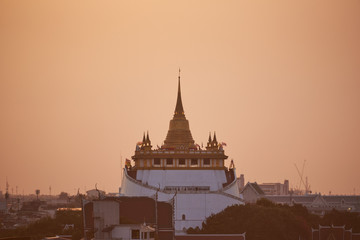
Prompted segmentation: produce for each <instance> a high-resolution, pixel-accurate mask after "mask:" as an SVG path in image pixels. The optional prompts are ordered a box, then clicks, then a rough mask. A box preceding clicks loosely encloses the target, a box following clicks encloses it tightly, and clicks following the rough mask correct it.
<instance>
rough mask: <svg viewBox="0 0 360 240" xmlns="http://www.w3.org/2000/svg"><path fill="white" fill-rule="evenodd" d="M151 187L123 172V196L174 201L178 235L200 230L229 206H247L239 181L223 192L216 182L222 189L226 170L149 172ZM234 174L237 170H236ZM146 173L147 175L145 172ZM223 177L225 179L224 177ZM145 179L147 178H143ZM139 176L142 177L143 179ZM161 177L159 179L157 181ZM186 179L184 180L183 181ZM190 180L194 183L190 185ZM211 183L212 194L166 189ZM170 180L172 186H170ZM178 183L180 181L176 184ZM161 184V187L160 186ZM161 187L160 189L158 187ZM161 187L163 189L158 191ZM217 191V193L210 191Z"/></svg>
mask: <svg viewBox="0 0 360 240" xmlns="http://www.w3.org/2000/svg"><path fill="white" fill-rule="evenodd" d="M146 171H147V172H146V173H147V174H148V176H149V177H148V178H147V179H151V180H152V181H150V183H152V184H151V185H150V184H149V182H148V184H145V183H143V182H140V181H139V180H141V179H143V178H141V177H139V180H135V179H133V178H131V177H130V176H129V175H128V174H127V171H126V170H125V171H124V174H123V179H122V186H121V192H120V194H121V195H124V196H146V197H155V195H156V193H157V195H158V201H164V202H166V201H170V200H174V213H175V216H174V221H175V232H176V234H178V235H179V234H182V233H185V231H184V230H186V229H188V228H190V227H193V228H195V227H201V224H202V222H203V221H204V220H205V219H206V218H207V217H209V216H210V215H211V214H215V213H218V212H220V211H222V210H224V209H225V208H226V207H227V206H231V205H235V204H244V203H243V201H242V196H241V194H240V193H239V189H238V187H237V183H236V179H235V180H234V181H233V182H232V183H230V184H229V185H228V186H226V187H224V188H222V187H219V184H217V183H216V182H215V180H216V179H218V180H221V182H220V183H221V185H222V183H224V181H225V182H226V180H225V179H226V178H225V171H224V170H146ZM234 171H235V169H234ZM143 173H144V172H143ZM221 173H222V174H223V176H221ZM143 175H144V174H143ZM143 175H140V176H143ZM156 175H158V176H157V177H155V176H156ZM182 176H184V177H182ZM189 179H190V180H191V181H189ZM206 179H208V182H209V183H208V185H209V186H210V190H179V191H167V190H164V189H165V187H166V186H169V185H171V186H184V185H187V186H199V185H201V183H202V184H203V186H205V184H206ZM167 180H169V182H167ZM175 180H178V181H175ZM159 184H160V185H159ZM155 186H158V187H155ZM159 186H160V188H159ZM211 189H214V190H211Z"/></svg>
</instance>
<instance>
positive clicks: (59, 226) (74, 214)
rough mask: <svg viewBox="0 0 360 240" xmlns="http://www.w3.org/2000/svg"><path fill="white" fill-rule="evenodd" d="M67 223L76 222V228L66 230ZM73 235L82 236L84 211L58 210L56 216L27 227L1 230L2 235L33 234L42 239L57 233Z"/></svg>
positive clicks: (76, 238)
mask: <svg viewBox="0 0 360 240" xmlns="http://www.w3.org/2000/svg"><path fill="white" fill-rule="evenodd" d="M65 224H74V229H69V230H64V226H65ZM62 234H65V235H73V239H74V240H78V239H80V238H81V237H82V212H80V211H58V212H57V213H56V216H55V218H50V217H46V218H42V219H40V220H38V221H36V222H34V223H31V224H29V225H28V226H27V227H20V228H17V229H11V230H4V229H3V230H0V237H23V236H31V237H32V239H41V238H44V237H49V236H55V235H62Z"/></svg>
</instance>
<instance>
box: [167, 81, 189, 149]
mask: <svg viewBox="0 0 360 240" xmlns="http://www.w3.org/2000/svg"><path fill="white" fill-rule="evenodd" d="M194 143H195V142H194V139H193V138H192V135H191V132H190V127H189V121H188V120H187V119H186V118H185V113H184V108H183V105H182V100H181V88H180V75H179V79H178V94H177V101H176V107H175V112H174V117H173V119H172V120H170V124H169V131H168V133H167V136H166V139H165V141H164V145H163V148H168V149H189V148H196V146H195V144H194Z"/></svg>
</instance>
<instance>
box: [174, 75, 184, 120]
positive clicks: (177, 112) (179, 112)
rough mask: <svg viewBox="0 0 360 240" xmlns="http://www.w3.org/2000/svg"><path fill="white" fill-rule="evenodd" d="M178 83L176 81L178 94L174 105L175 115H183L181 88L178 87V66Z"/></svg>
mask: <svg viewBox="0 0 360 240" xmlns="http://www.w3.org/2000/svg"><path fill="white" fill-rule="evenodd" d="M178 79H179V83H178V95H177V101H176V107H175V115H178V116H179V115H180V116H181V115H184V108H183V105H182V101H181V88H180V68H179V77H178Z"/></svg>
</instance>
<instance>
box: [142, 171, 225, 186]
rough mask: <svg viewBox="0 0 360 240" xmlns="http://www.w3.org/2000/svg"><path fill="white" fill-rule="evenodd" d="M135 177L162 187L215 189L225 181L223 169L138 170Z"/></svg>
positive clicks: (145, 182)
mask: <svg viewBox="0 0 360 240" xmlns="http://www.w3.org/2000/svg"><path fill="white" fill-rule="evenodd" d="M136 179H137V180H139V181H141V182H142V183H144V184H148V185H151V186H153V187H156V188H158V187H159V186H160V188H161V189H163V188H164V187H166V186H209V187H210V191H217V190H219V189H221V188H222V184H223V183H226V176H225V172H224V170H213V169H212V170H211V169H209V170H153V169H152V170H138V171H137V176H136Z"/></svg>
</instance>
